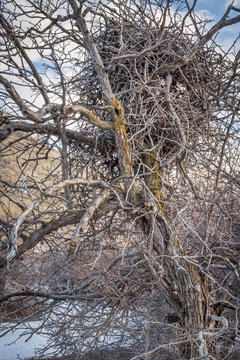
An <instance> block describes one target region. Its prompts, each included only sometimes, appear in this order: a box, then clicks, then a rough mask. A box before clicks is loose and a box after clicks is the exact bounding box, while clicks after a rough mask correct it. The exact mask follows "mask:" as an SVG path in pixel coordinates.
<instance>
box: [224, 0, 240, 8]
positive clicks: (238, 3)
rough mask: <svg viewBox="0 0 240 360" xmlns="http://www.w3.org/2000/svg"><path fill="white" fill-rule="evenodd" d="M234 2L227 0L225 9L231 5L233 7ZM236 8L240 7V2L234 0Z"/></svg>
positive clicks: (239, 0)
mask: <svg viewBox="0 0 240 360" xmlns="http://www.w3.org/2000/svg"><path fill="white" fill-rule="evenodd" d="M231 3H232V0H226V3H225V7H226V8H227V7H228V6H229V5H231ZM233 5H234V6H240V0H234V3H233Z"/></svg>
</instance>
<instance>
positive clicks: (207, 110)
mask: <svg viewBox="0 0 240 360" xmlns="http://www.w3.org/2000/svg"><path fill="white" fill-rule="evenodd" d="M158 39H161V40H160V41H158ZM94 40H95V43H96V44H97V47H98V50H99V52H100V55H101V57H102V59H103V62H104V65H105V67H106V69H107V70H108V74H109V78H110V83H111V86H112V90H113V92H114V94H115V95H116V98H117V99H118V100H120V101H121V102H122V104H123V105H124V109H125V115H126V131H127V134H128V137H129V139H131V147H132V150H133V154H134V159H135V160H134V161H136V164H137V163H139V159H140V158H141V154H142V153H143V152H145V151H146V149H154V151H155V152H156V153H157V154H158V156H159V157H160V159H161V160H164V159H166V158H167V157H168V156H170V155H171V153H173V152H175V151H176V149H177V147H178V146H179V143H180V142H181V141H180V135H179V129H178V127H177V126H176V123H175V121H174V119H173V117H172V116H171V114H170V113H169V111H168V108H167V105H166V101H165V92H166V71H163V70H162V69H163V68H164V65H166V66H168V65H169V64H173V63H175V62H176V61H179V60H181V59H182V58H183V57H184V56H185V55H186V54H187V53H188V51H189V50H190V49H191V48H192V47H193V46H194V44H195V43H196V41H197V35H194V34H193V33H188V34H184V33H179V30H178V28H177V27H176V28H170V29H169V31H168V32H165V34H161V32H160V29H157V28H154V27H152V28H151V27H150V26H148V27H144V26H143V27H140V26H135V25H134V24H132V23H131V24H127V23H126V24H124V27H123V29H120V26H119V24H117V23H114V21H111V22H110V23H109V24H108V26H107V27H106V28H105V29H104V30H102V32H101V34H100V35H99V34H98V36H96V37H95V39H94ZM157 42H158V45H156V44H157ZM150 47H153V49H152V50H151V51H145V53H143V51H144V50H146V49H148V48H150ZM140 53H142V54H141V55H140ZM126 54H130V56H129V57H128V56H126V58H125V59H122V60H120V61H117V60H116V61H115V62H114V61H112V59H113V58H114V57H118V56H123V55H126ZM134 54H135V55H136V56H132V55H134ZM224 71H225V70H224V67H223V66H222V56H221V55H220V54H219V53H217V52H216V50H215V49H214V47H213V46H208V47H204V49H203V50H201V51H199V53H197V55H196V56H194V58H193V59H192V60H190V61H189V62H187V64H186V65H184V66H181V67H180V68H179V69H177V70H175V71H174V72H172V74H171V75H172V83H171V87H170V97H171V100H172V105H173V108H174V110H175V112H176V113H177V114H178V117H179V119H180V121H181V124H182V127H183V130H184V133H185V136H186V140H187V145H186V146H187V147H188V148H193V147H194V146H196V140H197V139H198V138H199V137H201V135H202V134H203V133H204V132H206V129H207V128H208V129H209V124H210V122H211V121H213V120H215V119H216V116H215V115H214V112H215V109H216V107H217V106H218V105H219V100H218V97H217V94H218V93H220V91H221V87H222V83H223V82H222V80H220V79H223V78H224ZM78 84H80V85H79V87H80V89H79V87H78V91H79V90H80V97H81V98H80V101H81V99H82V101H83V102H84V103H86V99H87V102H88V104H89V105H95V106H96V108H97V107H98V106H99V108H100V107H102V106H106V102H105V99H104V98H103V94H102V90H101V87H100V84H99V81H98V79H97V76H96V71H95V68H94V63H93V61H92V59H91V58H90V57H89V58H88V59H87V60H85V63H84V70H83V72H82V73H81V75H80V79H79V82H78ZM99 111H100V113H99V116H100V117H101V119H104V120H105V121H111V118H110V115H109V114H108V112H107V111H102V112H101V110H99Z"/></svg>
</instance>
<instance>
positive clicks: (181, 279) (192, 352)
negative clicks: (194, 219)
mask: <svg viewBox="0 0 240 360" xmlns="http://www.w3.org/2000/svg"><path fill="white" fill-rule="evenodd" d="M141 221H142V224H141V225H142V228H143V230H144V232H145V234H146V236H147V237H148V239H149V240H150V242H151V243H152V245H153V246H152V247H153V253H154V256H152V254H151V257H148V254H146V255H145V258H146V259H147V261H146V263H147V267H148V270H149V271H150V272H151V274H152V276H153V277H154V278H155V279H156V280H157V283H158V286H159V290H160V291H161V293H162V295H163V296H164V298H165V300H166V301H167V302H168V304H169V305H170V306H171V308H172V309H173V310H174V312H175V313H176V314H177V316H178V318H179V319H180V323H181V325H182V327H183V329H184V332H185V334H187V335H186V339H184V341H183V343H182V344H181V346H180V347H179V351H180V352H181V356H182V357H183V358H184V359H192V358H198V356H199V355H198V354H199V340H198V334H199V332H200V331H201V330H203V329H206V327H207V322H208V314H209V305H208V301H207V297H206V284H205V279H204V277H203V276H201V275H199V273H198V271H197V270H196V267H195V266H194V265H193V264H192V263H190V262H188V261H187V260H186V259H187V258H186V257H185V255H184V251H183V250H182V249H181V247H180V246H179V242H178V239H177V236H176V234H173V232H172V230H171V228H170V226H169V224H168V223H167V220H166V219H165V218H164V216H163V215H159V214H158V215H156V216H154V215H150V216H148V215H146V216H145V217H144V218H143V219H142V220H141ZM188 339H189V341H188ZM186 340H187V341H186Z"/></svg>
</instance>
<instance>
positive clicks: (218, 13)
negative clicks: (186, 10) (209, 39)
mask: <svg viewBox="0 0 240 360" xmlns="http://www.w3.org/2000/svg"><path fill="white" fill-rule="evenodd" d="M231 3H232V0H198V1H197V5H196V8H195V11H197V12H201V14H202V15H203V14H205V15H206V17H209V18H212V19H213V20H214V21H219V20H220V18H221V17H222V16H223V14H224V13H225V11H226V10H227V7H228V6H229V5H230V4H231ZM233 5H234V6H236V7H238V8H240V0H235V1H234V4H233ZM237 15H239V13H238V12H236V11H232V12H231V13H230V17H235V16H237ZM213 24H214V23H212V25H213ZM239 33H240V25H239V24H236V25H233V26H229V27H226V28H223V29H222V30H221V31H220V33H219V36H218V43H220V44H222V46H223V47H224V48H227V47H228V46H230V44H231V43H232V41H233V39H235V38H236V37H237V36H238V35H239ZM237 49H238V50H239V49H240V40H238V45H237Z"/></svg>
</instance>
